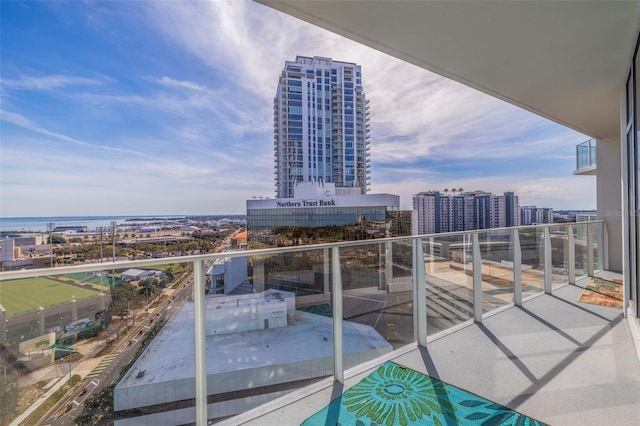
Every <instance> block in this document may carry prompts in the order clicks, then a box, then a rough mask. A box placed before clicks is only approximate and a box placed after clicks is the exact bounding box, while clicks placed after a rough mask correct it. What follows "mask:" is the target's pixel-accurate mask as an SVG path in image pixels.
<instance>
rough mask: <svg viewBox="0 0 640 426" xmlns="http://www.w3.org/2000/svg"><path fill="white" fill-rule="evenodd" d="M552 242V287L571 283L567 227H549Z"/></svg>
mask: <svg viewBox="0 0 640 426" xmlns="http://www.w3.org/2000/svg"><path fill="white" fill-rule="evenodd" d="M549 237H550V240H551V287H552V289H554V288H556V287H558V286H561V285H563V284H567V283H568V282H569V235H568V231H567V226H566V225H557V226H550V227H549Z"/></svg>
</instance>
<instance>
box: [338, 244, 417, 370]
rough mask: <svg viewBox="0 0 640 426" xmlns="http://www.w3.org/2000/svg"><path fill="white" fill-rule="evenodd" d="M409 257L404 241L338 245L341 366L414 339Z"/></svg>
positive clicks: (346, 365)
mask: <svg viewBox="0 0 640 426" xmlns="http://www.w3.org/2000/svg"><path fill="white" fill-rule="evenodd" d="M411 256H412V254H411V243H410V240H407V242H391V241H388V242H377V243H371V244H365V245H357V246H353V247H340V271H341V275H342V313H343V323H342V333H343V342H344V343H343V362H344V368H345V369H348V368H351V367H354V366H356V365H358V364H361V363H363V362H366V361H369V360H371V359H373V358H376V357H379V356H381V355H384V354H386V353H389V352H391V351H392V350H394V349H396V348H398V347H401V346H404V345H406V344H408V343H411V342H413V341H415V339H414V331H413V328H414V327H413V285H412V279H411V277H412V275H411V274H409V275H407V274H406V271H407V269H406V268H407V266H408V267H409V268H411ZM394 263H395V264H394ZM394 271H395V272H397V276H394ZM409 271H411V269H409Z"/></svg>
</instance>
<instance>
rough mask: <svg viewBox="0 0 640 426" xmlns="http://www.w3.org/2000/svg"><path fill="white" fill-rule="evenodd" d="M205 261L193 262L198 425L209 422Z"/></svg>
mask: <svg viewBox="0 0 640 426" xmlns="http://www.w3.org/2000/svg"><path fill="white" fill-rule="evenodd" d="M204 287H205V280H204V262H203V261H202V260H196V261H195V262H193V302H194V311H195V312H194V331H195V358H196V359H195V367H196V425H198V426H200V425H206V424H207V337H206V320H207V315H206V311H205V300H204V299H205V296H204V290H205V288H204Z"/></svg>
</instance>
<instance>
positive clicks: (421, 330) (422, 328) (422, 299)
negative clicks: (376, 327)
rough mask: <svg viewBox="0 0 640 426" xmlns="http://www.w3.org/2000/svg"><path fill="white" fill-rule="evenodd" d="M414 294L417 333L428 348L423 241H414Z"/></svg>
mask: <svg viewBox="0 0 640 426" xmlns="http://www.w3.org/2000/svg"><path fill="white" fill-rule="evenodd" d="M413 253H414V254H413V270H414V274H413V292H414V295H415V302H414V305H415V307H416V311H415V314H416V318H417V322H416V325H417V326H416V331H417V334H418V344H419V345H420V346H425V347H426V346H427V277H426V274H425V269H424V251H423V249H422V240H421V239H420V238H414V239H413Z"/></svg>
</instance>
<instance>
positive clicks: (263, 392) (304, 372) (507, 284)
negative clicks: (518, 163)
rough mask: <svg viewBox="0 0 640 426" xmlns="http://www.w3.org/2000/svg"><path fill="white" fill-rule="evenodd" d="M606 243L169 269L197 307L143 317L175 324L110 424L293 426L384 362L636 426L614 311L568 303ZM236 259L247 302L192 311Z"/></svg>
mask: <svg viewBox="0 0 640 426" xmlns="http://www.w3.org/2000/svg"><path fill="white" fill-rule="evenodd" d="M606 241H607V231H606V227H605V224H604V222H603V221H594V222H582V223H573V224H549V225H540V226H523V227H514V228H503V229H485V230H481V231H468V232H455V233H446V234H431V235H422V236H413V237H398V238H386V239H374V240H365V241H354V242H340V243H332V244H321V245H313V246H297V247H287V248H274V249H265V250H250V251H239V252H227V253H220V254H211V255H201V256H190V257H175V258H171V259H170V260H169V261H170V262H171V263H180V264H184V266H186V267H189V268H192V269H193V271H194V276H193V281H194V296H193V297H187V298H183V299H180V298H178V299H176V300H174V301H172V302H171V304H170V305H169V306H170V308H167V309H166V312H165V311H157V310H153V309H150V312H149V317H148V318H150V319H151V320H152V321H153V320H154V319H155V318H158V317H159V318H162V316H164V315H166V314H167V313H170V314H171V315H172V316H171V319H169V321H168V322H167V324H166V325H165V326H164V327H163V329H162V330H161V331H159V332H158V333H157V336H156V337H155V338H154V340H153V341H152V342H151V343H150V345H149V346H148V347H147V349H146V350H145V351H144V352H143V353H142V355H141V356H140V357H139V358H138V360H137V361H136V362H135V363H134V364H133V365H132V366H131V368H130V369H129V370H128V372H127V373H126V374H125V376H124V377H123V378H122V379H121V380H120V381H119V382H118V383H117V386H116V389H115V409H116V410H117V413H116V422H115V424H116V426H125V425H134V424H136V425H138V424H190V423H194V422H196V423H197V424H199V425H200V424H202V425H204V424H207V419H209V420H213V421H216V422H217V421H223V424H255V425H264V424H278V425H283V426H286V425H298V424H300V423H301V422H302V421H304V420H305V419H306V418H308V417H309V416H311V415H312V414H313V413H315V412H316V411H318V410H320V409H322V408H323V407H324V406H326V405H327V404H329V402H330V401H331V400H332V399H333V398H336V397H337V396H339V395H340V394H341V393H342V392H344V391H345V390H346V389H348V388H349V387H350V386H352V385H353V384H355V383H356V382H358V381H359V380H361V379H362V378H363V377H364V376H365V375H366V374H368V373H369V372H370V371H371V370H372V369H375V368H376V367H377V366H379V365H380V364H382V363H384V362H385V361H386V360H395V361H396V362H398V363H400V364H402V365H405V366H407V367H409V368H412V369H414V370H417V371H421V372H423V373H427V374H429V375H431V376H433V377H439V378H441V379H442V380H443V381H446V382H448V383H450V384H452V385H454V386H458V387H461V388H463V389H466V390H468V391H470V392H473V393H476V394H478V395H480V396H483V397H485V398H488V399H491V400H493V401H495V402H497V403H500V404H503V405H506V406H508V407H509V408H512V409H515V410H518V411H521V412H523V413H524V414H526V415H528V416H532V417H535V418H537V419H539V420H541V421H543V422H547V423H550V424H554V425H562V424H572V425H573V424H580V425H588V424H611V425H627V424H634V421H635V420H637V418H638V417H637V416H638V413H639V412H640V363H639V362H638V357H637V355H636V353H635V349H634V343H633V339H632V337H631V334H630V332H629V328H628V326H627V324H626V321H625V319H624V316H623V313H622V309H615V308H610V307H602V306H596V305H590V304H586V303H582V302H579V301H578V298H579V297H580V294H581V293H582V290H583V288H582V287H584V286H585V285H586V282H587V281H588V280H589V278H588V277H589V276H593V275H602V274H605V275H607V274H609V275H610V273H608V272H607V271H606V268H607V260H606V259H607V256H608V253H607V247H606ZM235 257H242V258H246V260H247V262H246V265H248V271H245V272H246V273H247V275H245V276H247V278H248V283H249V285H248V286H247V285H246V282H245V283H243V284H242V285H241V286H238V288H241V287H244V289H245V290H250V291H245V292H244V293H240V294H237V295H235V296H228V295H227V297H225V298H216V297H205V288H207V284H206V279H205V273H204V272H205V270H206V265H207V264H210V263H211V262H212V261H215V260H217V259H223V258H235ZM163 262H164V263H166V262H167V259H153V260H145V261H135V262H127V263H124V262H120V263H115V264H94V265H85V266H79V267H65V268H54V269H42V270H30V271H17V272H6V273H3V274H0V280H2V281H6V280H10V279H11V280H14V279H23V278H33V277H45V276H46V277H49V278H51V279H56V277H58V278H57V279H56V281H57V282H60V283H62V282H65V280H66V277H67V276H74V275H73V274H77V273H78V272H89V271H100V270H103V269H107V270H108V271H111V270H112V269H116V270H117V269H122V268H140V267H151V268H154V267H159V266H160V265H162V264H163ZM185 282H187V281H185ZM227 284H229V277H225V286H226V285H227ZM100 290H101V291H102V289H100ZM182 290H188V288H184V289H183V288H182V286H180V287H179V288H176V289H173V290H171V293H169V295H168V296H169V299H171V298H172V297H175V295H178V294H180V291H182ZM253 291H255V292H257V293H254V292H253ZM231 293H232V292H230V294H231ZM233 293H234V294H236V293H235V292H233ZM70 302H71V301H70ZM69 304H70V305H71V309H74V308H73V305H74V303H69ZM107 305H108V303H107ZM56 306H58V305H56ZM49 309H53V308H48V307H43V308H42V309H41V312H40V313H37V312H36V313H34V314H33V315H32V316H31V317H28V316H25V317H24V318H22V319H23V321H22V322H20V321H19V320H20V318H18V317H17V316H16V315H12V316H9V317H7V318H4V321H3V322H4V324H5V327H4V328H0V335H1V336H2V340H5V341H15V340H23V339H28V338H32V337H37V336H39V335H42V334H44V333H46V332H48V331H49V329H50V328H51V327H55V326H59V325H61V324H58V323H54V322H51V321H54V320H56V321H57V320H58V319H60V320H62V317H61V316H60V315H58V314H57V311H56V315H53V314H52V313H53V311H52V312H49ZM55 309H60V308H59V307H56V308H55ZM75 309H76V310H79V309H80V308H79V307H76V308H75ZM157 309H159V307H158V308H157ZM83 315H84V314H82V315H80V314H79V313H78V314H77V316H78V317H81V316H83ZM145 318H146V317H143V316H142V315H141V317H140V318H138V319H137V321H139V322H140V327H142V328H144V327H145V326H144V324H145V322H144V321H145V320H146V319H145ZM41 320H42V321H41ZM0 326H2V324H0ZM137 330H138V329H134V330H133V331H132V332H131V333H132V336H133V337H134V339H132V338H131V337H127V338H126V339H125V340H124V341H123V342H122V343H123V345H121V346H120V350H121V352H122V353H126V352H127V351H128V350H129V349H127V348H128V346H124V344H125V342H127V341H137V339H138V338H136V337H135V336H137V334H136V333H137ZM27 333H32V334H29V335H27ZM134 349H135V348H131V350H134ZM73 368H74V374H83V372H82V368H80V367H78V368H77V369H76V366H75V365H74V366H73ZM86 373H87V372H85V373H84V374H86ZM87 380H90V379H87ZM142 413H145V414H142ZM230 416H236V417H230Z"/></svg>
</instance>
